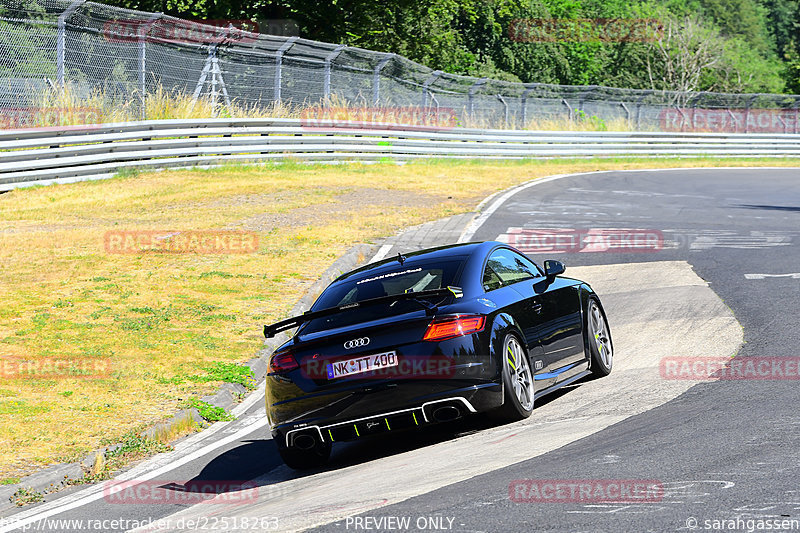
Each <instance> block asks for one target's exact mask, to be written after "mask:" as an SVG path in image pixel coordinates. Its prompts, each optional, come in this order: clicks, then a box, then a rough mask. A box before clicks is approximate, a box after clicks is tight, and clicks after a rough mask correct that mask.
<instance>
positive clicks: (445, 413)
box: [433, 405, 461, 422]
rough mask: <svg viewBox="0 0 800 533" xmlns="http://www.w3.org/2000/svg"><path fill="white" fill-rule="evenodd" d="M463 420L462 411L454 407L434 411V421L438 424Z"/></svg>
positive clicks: (446, 406) (448, 406) (445, 406)
mask: <svg viewBox="0 0 800 533" xmlns="http://www.w3.org/2000/svg"><path fill="white" fill-rule="evenodd" d="M457 418H461V410H460V409H459V408H458V407H456V406H454V405H444V406H442V407H438V408H437V409H435V410H434V411H433V419H434V420H436V421H437V422H449V421H451V420H455V419H457Z"/></svg>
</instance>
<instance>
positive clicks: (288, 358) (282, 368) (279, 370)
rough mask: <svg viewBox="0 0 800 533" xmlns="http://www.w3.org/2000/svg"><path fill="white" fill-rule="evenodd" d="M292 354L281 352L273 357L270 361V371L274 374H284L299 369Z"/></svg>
mask: <svg viewBox="0 0 800 533" xmlns="http://www.w3.org/2000/svg"><path fill="white" fill-rule="evenodd" d="M299 367H300V365H299V364H297V360H296V359H295V358H294V355H292V352H281V353H276V354H273V355H272V358H270V360H269V371H270V373H273V374H283V373H285V372H290V371H292V370H294V369H295V368H299Z"/></svg>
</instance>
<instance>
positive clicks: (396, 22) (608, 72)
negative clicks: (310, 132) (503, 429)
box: [111, 0, 800, 92]
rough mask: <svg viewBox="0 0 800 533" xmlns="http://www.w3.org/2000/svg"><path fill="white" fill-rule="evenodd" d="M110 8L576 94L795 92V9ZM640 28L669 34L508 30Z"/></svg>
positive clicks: (677, 1) (302, 3)
mask: <svg viewBox="0 0 800 533" xmlns="http://www.w3.org/2000/svg"><path fill="white" fill-rule="evenodd" d="M111 3H113V4H115V5H119V6H122V7H128V8H133V9H143V10H148V11H160V12H164V13H167V14H171V15H175V16H181V17H191V18H208V19H226V18H227V19H252V20H265V19H276V18H281V19H285V18H291V19H294V20H296V21H297V22H298V25H299V27H300V33H301V35H302V36H303V37H307V38H310V39H317V40H321V41H328V42H334V43H342V44H348V45H352V46H360V47H363V48H368V49H372V50H378V51H387V52H395V53H397V54H400V55H403V56H406V57H408V58H410V59H412V60H414V61H418V62H420V63H422V64H424V65H426V66H429V67H431V68H434V69H441V70H445V71H448V72H453V73H458V74H468V75H473V76H490V77H495V78H500V79H506V80H520V81H524V82H549V83H560V84H569V85H583V84H597V85H613V86H620V87H631V88H663V87H665V86H666V85H669V84H671V83H676V85H675V86H674V88H679V87H681V88H690V89H692V90H718V91H756V92H782V91H793V92H800V2H798V0H427V1H425V2H419V1H418V0H381V2H375V1H374V0H329V1H327V2H321V1H319V0H252V1H250V0H248V1H245V0H113V1H112V2H111ZM641 18H655V19H657V20H659V21H661V22H662V23H663V25H664V28H665V32H664V35H662V36H661V37H660V38H659V39H654V40H653V41H651V42H626V41H624V40H623V41H622V42H608V41H588V42H587V41H575V40H572V41H570V40H562V41H557V42H516V41H514V40H513V39H511V38H510V36H509V27H510V26H511V25H512V23H513V21H515V20H519V19H533V20H549V19H558V20H563V19H572V20H579V19H624V20H633V19H641ZM667 28H670V29H671V32H670V33H669V36H668V37H667V36H666V34H667V32H666V29H667ZM681 32H683V33H681ZM711 51H713V54H715V56H714V57H713V58H708V60H707V61H700V62H699V63H698V62H696V61H695V60H696V59H698V58H697V57H695V56H693V54H697V53H699V54H700V55H701V56H702V55H703V54H706V55H707V54H708V53H710V52H711ZM693 57H694V59H693ZM698 67H699V69H700V70H699V71H697V69H698ZM682 68H686V69H688V70H685V71H680V69H682ZM676 69H677V70H676ZM681 80H682V81H681ZM687 82H690V83H687Z"/></svg>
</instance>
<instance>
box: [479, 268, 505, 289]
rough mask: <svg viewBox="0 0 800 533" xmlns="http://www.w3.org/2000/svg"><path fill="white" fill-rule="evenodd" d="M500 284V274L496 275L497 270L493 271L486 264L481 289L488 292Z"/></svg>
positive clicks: (500, 285)
mask: <svg viewBox="0 0 800 533" xmlns="http://www.w3.org/2000/svg"><path fill="white" fill-rule="evenodd" d="M502 286H503V282H502V281H501V280H500V276H498V275H497V272H495V271H494V269H492V267H491V266H489V265H486V270H484V272H483V290H485V291H486V292H489V291H493V290H495V289H499V288H500V287H502Z"/></svg>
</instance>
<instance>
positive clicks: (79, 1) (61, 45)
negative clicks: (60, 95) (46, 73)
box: [56, 0, 86, 89]
mask: <svg viewBox="0 0 800 533" xmlns="http://www.w3.org/2000/svg"><path fill="white" fill-rule="evenodd" d="M85 2H86V0H74V1H73V2H72V3H71V4H70V5H69V7H67V9H65V10H64V12H63V13H61V14H60V15H59V16H58V35H57V40H56V63H57V69H58V86H59V87H60V88H61V89H63V88H64V49H65V47H66V42H65V41H66V30H67V19H68V18H69V17H70V15H72V14H73V13H74V12H75V10H76V9H78V8H79V7H81V5H83V4H84V3H85Z"/></svg>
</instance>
